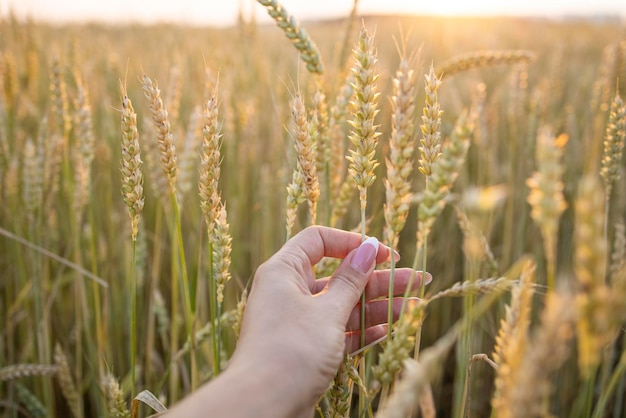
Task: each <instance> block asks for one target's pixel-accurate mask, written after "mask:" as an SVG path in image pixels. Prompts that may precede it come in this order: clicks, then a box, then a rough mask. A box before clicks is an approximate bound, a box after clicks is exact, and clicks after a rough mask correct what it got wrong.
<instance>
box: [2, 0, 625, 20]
mask: <svg viewBox="0 0 626 418" xmlns="http://www.w3.org/2000/svg"><path fill="white" fill-rule="evenodd" d="M280 3H281V4H282V5H283V6H284V7H285V8H286V9H287V10H288V11H289V13H291V14H292V15H294V16H296V17H297V18H298V20H307V19H317V18H324V17H344V16H347V15H348V14H349V13H350V10H351V8H352V3H353V0H316V1H310V0H281V1H280ZM240 5H241V7H243V9H244V11H245V14H246V15H248V14H249V13H250V12H253V13H256V15H257V17H258V21H259V22H265V21H269V18H268V17H267V13H266V12H265V10H264V9H263V7H262V6H260V5H259V4H257V2H256V1H254V0H0V14H1V15H2V16H6V15H7V14H8V12H9V10H12V11H13V12H14V13H15V15H16V16H18V17H19V18H23V17H32V18H34V19H35V20H38V21H39V20H46V21H52V22H57V23H65V22H85V21H104V22H115V23H128V22H142V23H151V22H157V21H160V22H173V23H190V24H194V25H211V26H228V25H232V24H233V23H234V22H235V19H236V16H237V11H238V9H239V7H240ZM359 12H360V13H362V14H368V13H408V14H435V15H447V16H450V15H472V16H493V15H515V16H520V15H521V16H542V17H559V16H562V15H576V16H581V15H582V16H598V15H620V16H621V17H622V18H626V0H586V1H580V0H579V1H572V0H509V1H507V0H436V1H426V0H359Z"/></svg>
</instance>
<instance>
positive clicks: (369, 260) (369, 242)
mask: <svg viewBox="0 0 626 418" xmlns="http://www.w3.org/2000/svg"><path fill="white" fill-rule="evenodd" d="M377 253H378V240H377V239H376V238H374V237H371V238H368V239H366V240H365V241H363V242H362V243H361V245H360V246H359V248H357V250H356V252H355V253H354V255H353V256H352V260H350V266H352V268H353V269H355V270H356V271H358V272H361V273H367V272H368V271H369V270H370V268H371V267H372V264H373V263H374V260H376V254H377Z"/></svg>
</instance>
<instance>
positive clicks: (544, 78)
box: [0, 2, 626, 418]
mask: <svg viewBox="0 0 626 418" xmlns="http://www.w3.org/2000/svg"><path fill="white" fill-rule="evenodd" d="M261 3H265V2H261ZM269 3H274V2H269ZM295 18H298V17H297V16H296V17H295ZM283 26H284V25H283ZM302 27H303V28H305V29H306V31H307V32H308V35H307V34H302V33H299V34H298V33H297V32H290V33H291V35H293V36H295V35H298V36H304V37H305V36H310V38H303V39H305V40H307V41H311V42H312V43H309V44H307V43H306V42H304V43H300V44H298V45H295V44H293V43H292V42H290V40H289V39H287V37H285V33H284V31H283V30H281V29H280V28H279V27H277V25H258V24H256V23H255V21H254V20H253V19H250V18H248V17H247V16H242V17H241V19H240V21H239V23H238V25H236V26H235V27H232V28H227V29H212V28H194V27H181V26H170V25H155V26H139V25H134V26H99V25H75V26H51V25H47V24H42V23H38V22H32V21H19V20H17V19H15V18H12V17H8V18H5V19H3V20H2V21H1V22H0V77H1V78H0V80H1V82H0V88H1V90H2V91H1V93H2V94H1V95H0V416H6V417H39V416H50V417H67V416H74V417H83V416H88V417H91V416H98V417H101V416H102V417H106V416H111V417H125V416H131V405H132V400H133V398H135V396H136V395H137V394H138V393H139V392H141V391H144V390H145V391H148V392H149V394H151V395H146V392H144V396H153V398H154V400H156V399H158V402H159V403H160V404H161V405H162V406H163V407H165V408H167V407H170V406H171V405H173V404H174V403H175V402H176V401H177V400H180V399H181V398H182V397H183V396H185V395H186V394H188V393H190V392H192V391H193V390H194V388H196V387H198V385H200V384H202V383H203V382H206V381H208V380H210V379H211V378H212V377H213V376H215V375H216V374H217V373H219V372H220V371H221V370H223V369H224V368H226V367H227V365H228V359H229V357H230V356H231V354H232V352H233V350H234V347H235V344H236V339H237V333H238V326H239V324H240V320H241V315H242V312H243V310H244V308H245V296H246V293H247V290H248V289H249V287H250V281H251V278H252V276H253V274H254V271H255V269H256V267H257V266H259V264H261V263H262V262H263V261H265V260H266V259H267V258H268V257H269V256H271V255H272V254H273V253H274V252H275V251H276V250H277V249H278V248H280V246H281V245H282V244H283V243H284V242H285V240H286V238H287V237H289V236H291V235H293V234H295V233H296V232H297V231H299V230H301V229H303V228H305V227H306V226H308V225H310V224H311V223H312V222H314V223H315V224H318V225H331V226H335V227H338V228H342V229H347V230H356V231H365V233H366V234H367V235H370V236H377V237H379V238H380V239H381V240H382V241H383V242H385V243H386V244H388V245H390V246H392V247H393V248H396V249H397V250H398V251H399V252H400V254H401V255H402V260H401V261H400V262H399V265H398V266H400V267H414V268H417V269H420V270H421V269H423V268H424V267H425V269H426V270H428V271H429V272H431V273H432V275H433V277H434V280H433V282H432V284H431V285H429V286H428V287H427V288H426V289H425V292H423V293H422V294H421V296H422V297H423V299H422V300H423V303H421V304H419V305H417V306H416V307H414V308H412V309H411V310H410V311H407V312H405V314H404V315H403V317H402V318H401V320H400V321H398V323H396V325H395V326H394V335H393V336H392V337H391V339H390V340H387V341H383V342H381V343H380V344H377V345H376V346H374V347H370V348H369V349H368V350H366V351H365V353H364V354H360V355H359V356H358V357H359V358H357V359H347V360H346V362H345V364H344V366H343V367H342V368H341V369H340V371H339V373H338V376H337V378H336V379H335V381H334V382H333V386H332V387H330V388H329V391H328V392H327V394H326V396H325V397H324V398H323V399H321V400H320V402H319V408H318V412H317V413H318V414H320V416H329V417H347V416H352V417H356V416H380V417H387V416H399V417H400V416H411V413H420V414H421V416H425V417H432V416H435V413H436V414H437V415H438V416H441V417H463V416H469V417H485V416H489V415H490V414H491V416H495V417H535V416H536V417H539V416H541V417H544V416H549V414H551V415H552V416H557V417H589V416H594V417H615V418H618V417H622V416H623V415H624V414H625V413H626V405H625V394H626V377H625V376H624V371H625V370H626V354H625V353H626V351H625V350H624V347H625V345H624V344H625V343H626V341H625V339H624V332H623V326H624V323H625V321H626V255H625V254H626V232H625V226H624V222H625V221H626V194H625V193H624V190H625V186H626V185H625V183H624V182H625V180H624V175H623V174H624V167H625V165H624V157H623V155H622V149H623V144H624V139H625V136H626V107H625V106H624V102H623V101H622V99H621V98H620V97H626V27H625V26H624V24H623V23H620V22H618V21H586V20H565V21H549V20H541V19H515V18H502V19H496V18H489V19H487V18H485V19H479V18H472V19H469V18H467V19H462V18H433V17H373V16H366V17H362V18H357V19H350V18H348V17H346V19H341V20H337V21H329V22H303V23H302ZM287 29H288V30H289V27H288V28H287ZM292 29H293V28H292ZM294 34H295V35H294ZM368 48H369V49H368ZM372 57H376V59H372ZM305 61H308V62H305ZM374 62H375V65H373V67H372V68H369V67H367V65H369V64H374ZM364 66H365V67H367V68H364ZM369 71H371V73H369ZM362 74H368V76H367V77H360V75H362ZM361 79H363V80H365V79H367V80H365V81H363V80H361ZM368 80H369V81H368ZM394 80H395V81H394ZM362 81H363V82H366V83H367V82H369V83H372V84H373V85H374V88H375V90H376V92H378V93H379V96H376V95H370V97H369V99H368V97H366V96H368V95H367V94H364V91H368V92H370V93H372V91H371V90H370V87H366V86H365V85H364V84H363V82H362ZM374 96H375V97H374ZM295 98H301V99H302V103H301V104H298V103H295V104H294V99H295ZM368 100H370V101H369V102H368ZM372 100H373V102H376V103H373V102H372ZM364 102H365V103H364ZM302 105H303V106H304V108H302ZM298 106H300V107H299V109H300V110H299V111H300V112H301V113H300V117H301V118H300V120H299V124H300V125H298V123H294V121H293V120H292V118H293V116H292V115H293V114H298V111H297V109H298ZM372 106H375V109H376V111H372V109H374V108H373V107H372ZM368 109H369V110H368ZM368 115H369V116H374V117H375V118H374V122H373V123H372V124H367V123H362V122H363V120H364V119H365V118H366V117H367V116H368ZM155 121H156V123H155ZM298 128H300V130H298ZM378 133H379V134H380V135H378V136H377V134H378ZM363 138H368V139H367V140H368V141H372V142H371V143H369V145H371V146H372V147H375V148H374V149H375V153H374V154H371V153H369V155H368V158H373V159H374V160H375V162H376V163H378V165H376V164H374V163H372V164H370V165H369V166H368V167H369V168H367V170H365V171H368V170H369V171H368V173H370V174H373V175H374V176H375V179H374V181H373V182H371V181H369V180H371V178H369V180H367V179H366V180H363V179H361V180H360V183H359V180H357V181H356V182H355V179H354V177H355V176H354V175H353V174H354V172H355V171H357V169H358V167H357V168H355V166H356V165H357V162H355V160H358V158H355V155H359V152H361V151H360V150H359V146H361V145H362V144H361V142H360V141H361V140H363ZM299 139H301V140H302V141H303V142H302V143H298V140H299ZM307 153H308V154H307ZM366 154H368V153H366ZM346 156H351V157H352V159H348V158H346ZM361 162H362V161H361ZM367 164H369V163H365V165H366V166H367ZM306 170H309V171H306ZM310 170H313V171H310ZM312 173H314V174H312ZM392 186H393V187H392ZM362 189H367V194H366V197H365V199H366V200H365V201H363V200H361V204H360V197H361V198H362V197H363V194H362V193H361V194H360V193H359V191H360V190H361V191H362ZM362 208H365V209H364V210H362ZM129 215H130V216H129ZM362 220H365V222H362ZM334 265H335V264H333V262H332V261H327V262H326V261H325V262H323V263H322V265H320V266H318V269H317V274H318V275H320V276H321V275H323V274H325V272H326V273H327V274H328V272H332V268H333V266H334ZM394 268H395V266H394ZM359 360H360V361H359ZM353 368H354V369H353ZM144 399H145V398H144ZM135 406H137V409H136V410H134V411H133V415H136V416H149V415H150V414H152V413H155V412H154V410H153V409H151V408H150V407H148V406H146V405H143V404H142V405H139V402H136V403H135ZM157 409H158V408H157ZM418 410H420V411H421V412H415V411H418ZM411 411H413V412H411ZM435 411H436V412H435Z"/></svg>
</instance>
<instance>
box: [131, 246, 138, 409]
mask: <svg viewBox="0 0 626 418" xmlns="http://www.w3.org/2000/svg"><path fill="white" fill-rule="evenodd" d="M132 247H133V249H132V262H131V265H130V281H131V296H130V311H131V321H130V327H131V329H130V397H131V399H132V398H134V397H135V364H136V361H137V358H136V355H137V277H136V271H135V267H136V266H135V262H136V261H137V241H136V240H134V239H133V242H132Z"/></svg>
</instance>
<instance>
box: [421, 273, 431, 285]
mask: <svg viewBox="0 0 626 418" xmlns="http://www.w3.org/2000/svg"><path fill="white" fill-rule="evenodd" d="M420 274H421V275H422V283H423V284H430V282H432V281H433V275H432V274H430V273H429V272H426V273H424V272H423V271H420Z"/></svg>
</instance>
